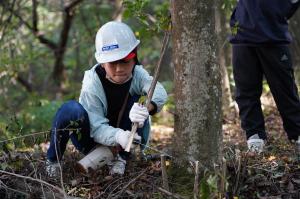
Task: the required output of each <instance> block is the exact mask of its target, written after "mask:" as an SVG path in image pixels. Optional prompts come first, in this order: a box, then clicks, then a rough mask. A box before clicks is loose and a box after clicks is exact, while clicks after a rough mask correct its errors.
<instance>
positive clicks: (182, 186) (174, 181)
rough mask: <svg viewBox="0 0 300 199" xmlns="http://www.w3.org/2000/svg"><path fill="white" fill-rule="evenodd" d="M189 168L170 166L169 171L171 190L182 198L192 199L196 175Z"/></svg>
mask: <svg viewBox="0 0 300 199" xmlns="http://www.w3.org/2000/svg"><path fill="white" fill-rule="evenodd" d="M186 168H187V167H181V168H179V167H175V166H172V165H171V166H170V167H169V168H168V170H167V172H168V178H169V179H168V180H169V186H170V190H171V191H172V192H173V193H177V194H179V195H182V196H186V197H188V198H189V197H192V196H193V188H194V178H195V176H194V174H193V173H192V172H189V171H188V170H187V169H186Z"/></svg>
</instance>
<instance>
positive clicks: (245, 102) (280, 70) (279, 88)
mask: <svg viewBox="0 0 300 199" xmlns="http://www.w3.org/2000/svg"><path fill="white" fill-rule="evenodd" d="M232 53H233V60H232V61H233V74H234V80H235V85H236V92H235V98H236V102H237V104H238V106H239V111H240V118H241V125H242V128H243V130H245V131H246V135H247V138H249V137H250V136H252V135H254V134H259V137H260V138H262V139H266V138H267V137H266V133H265V125H264V117H263V113H262V109H261V102H260V96H261V94H262V80H263V76H265V78H266V81H267V83H268V85H269V87H270V90H271V92H272V95H273V98H274V100H275V103H276V105H277V108H278V110H279V113H280V115H281V118H282V121H283V127H284V129H285V131H286V132H287V135H288V138H289V139H290V140H296V139H298V136H300V101H299V95H298V89H297V86H296V84H295V78H294V70H293V66H292V59H291V54H290V51H289V48H288V47H287V46H272V47H271V46H270V47H261V46H260V47H255V46H233V52H232Z"/></svg>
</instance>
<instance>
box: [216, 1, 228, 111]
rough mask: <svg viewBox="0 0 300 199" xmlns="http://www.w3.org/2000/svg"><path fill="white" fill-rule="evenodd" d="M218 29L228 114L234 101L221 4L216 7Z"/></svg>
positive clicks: (225, 105)
mask: <svg viewBox="0 0 300 199" xmlns="http://www.w3.org/2000/svg"><path fill="white" fill-rule="evenodd" d="M216 31H217V35H218V60H219V64H220V68H221V74H222V94H223V95H222V104H223V105H222V108H223V113H224V114H226V113H227V112H228V111H229V108H230V104H231V103H232V96H231V89H230V82H229V76H228V71H227V67H226V57H225V48H224V47H225V44H226V14H225V10H224V9H222V8H221V4H219V5H218V6H217V9H216Z"/></svg>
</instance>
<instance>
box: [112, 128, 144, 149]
mask: <svg viewBox="0 0 300 199" xmlns="http://www.w3.org/2000/svg"><path fill="white" fill-rule="evenodd" d="M130 133H131V132H130V131H123V130H122V129H120V130H119V131H117V133H116V142H117V143H119V144H120V145H121V147H122V148H123V149H125V148H126V146H127V144H128V141H129V136H130ZM134 139H136V140H139V142H140V141H141V136H139V135H138V134H137V133H135V134H134Z"/></svg>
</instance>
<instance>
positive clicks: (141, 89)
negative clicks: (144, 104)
mask: <svg viewBox="0 0 300 199" xmlns="http://www.w3.org/2000/svg"><path fill="white" fill-rule="evenodd" d="M134 76H136V77H135V78H134V81H136V85H137V87H136V89H137V90H135V92H136V93H137V94H140V95H146V94H147V93H148V91H149V89H150V86H151V83H152V80H153V77H152V76H150V75H149V73H148V72H147V71H146V70H145V69H143V67H142V66H136V69H135V74H134ZM167 97H168V95H167V92H166V90H165V89H164V87H163V86H162V85H161V84H160V83H159V82H157V84H156V86H155V89H154V93H153V96H152V99H151V101H153V102H154V103H155V104H156V106H157V112H159V111H161V109H162V107H163V106H164V104H165V103H166V101H167Z"/></svg>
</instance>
